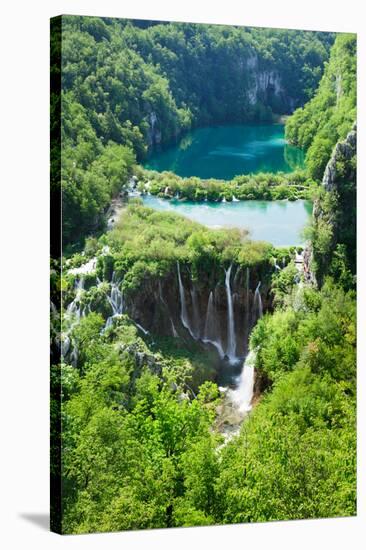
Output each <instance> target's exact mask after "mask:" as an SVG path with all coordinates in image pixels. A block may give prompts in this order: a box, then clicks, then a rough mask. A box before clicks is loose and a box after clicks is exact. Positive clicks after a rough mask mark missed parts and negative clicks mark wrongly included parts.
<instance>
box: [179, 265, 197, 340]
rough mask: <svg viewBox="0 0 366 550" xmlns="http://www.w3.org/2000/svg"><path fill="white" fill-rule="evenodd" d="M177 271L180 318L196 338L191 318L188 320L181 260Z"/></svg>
mask: <svg viewBox="0 0 366 550" xmlns="http://www.w3.org/2000/svg"><path fill="white" fill-rule="evenodd" d="M177 271H178V285H179V297H180V319H181V321H182V325H183V326H184V327H185V328H186V329H187V330H188V332H189V334H190V335H191V336H192V338H194V339H196V337H195V335H194V334H193V332H192V329H191V327H190V324H189V320H188V315H187V304H186V296H185V292H184V287H183V283H182V278H181V275H180V267H179V262H177Z"/></svg>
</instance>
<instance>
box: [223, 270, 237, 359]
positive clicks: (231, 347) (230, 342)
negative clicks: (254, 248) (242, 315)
mask: <svg viewBox="0 0 366 550" xmlns="http://www.w3.org/2000/svg"><path fill="white" fill-rule="evenodd" d="M232 267H233V265H232V264H231V265H230V267H229V269H227V270H225V287H226V296H227V350H226V355H227V357H228V358H229V360H230V361H234V360H235V359H236V356H235V351H236V339H235V326H234V307H233V298H232V295H231V288H230V275H231V269H232Z"/></svg>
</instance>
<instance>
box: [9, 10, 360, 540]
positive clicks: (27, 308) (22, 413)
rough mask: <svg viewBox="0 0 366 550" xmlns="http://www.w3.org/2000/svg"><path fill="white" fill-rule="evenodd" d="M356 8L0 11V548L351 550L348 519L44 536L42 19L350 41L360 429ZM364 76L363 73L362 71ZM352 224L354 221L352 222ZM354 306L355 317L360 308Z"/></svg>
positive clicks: (355, 524) (356, 523) (355, 523)
mask: <svg viewBox="0 0 366 550" xmlns="http://www.w3.org/2000/svg"><path fill="white" fill-rule="evenodd" d="M362 4H363V2H361V0H359V1H355V0H347V1H345V0H342V1H338V0H332V1H325V0H323V1H320V0H305V1H301V2H300V1H299V0H298V1H296V0H291V1H284V0H276V1H263V0H257V1H256V2H244V1H240V2H234V1H232V0H223V1H221V2H220V3H219V5H217V4H216V3H215V4H214V3H213V1H212V0H211V1H210V2H207V3H206V2H198V0H183V1H180V2H179V3H178V2H174V1H170V2H167V1H166V2H163V1H162V0H150V1H149V0H145V1H142V0H131V1H127V0H126V1H125V2H121V1H120V2H118V1H117V0H114V1H112V0H103V1H101V0H100V1H97V0H83V1H82V0H72V1H66V0H64V1H61V0H60V1H58V0H53V1H51V2H46V1H44V2H37V3H35V2H30V1H27V2H26V1H24V2H21V1H19V0H13V1H11V0H10V2H8V3H6V4H5V3H3V4H2V10H1V29H0V40H1V47H0V55H1V65H0V75H1V80H0V93H1V99H0V107H1V118H0V139H1V142H2V143H1V148H0V154H1V163H0V174H1V183H0V193H1V197H0V224H1V227H0V237H1V249H0V252H1V266H0V277H1V282H0V323H1V332H0V334H1V347H0V369H1V370H0V392H1V394H0V407H1V410H0V421H1V431H0V445H1V450H0V462H1V464H0V476H1V478H0V504H1V510H0V526H1V527H0V545H1V547H2V548H4V549H6V550H7V549H12V548H36V549H37V550H43V549H46V548H47V549H50V548H51V549H52V548H61V547H62V548H66V547H68V548H72V549H74V548H78V549H79V548H88V549H89V550H93V549H94V548H101V547H102V546H103V547H105V548H112V549H113V548H121V547H124V548H128V549H130V548H131V549H135V548H136V549H140V548H149V549H155V548H159V549H164V548H171V547H172V546H173V547H175V548H183V547H184V548H185V547H188V548H192V549H193V548H199V547H202V548H206V547H207V548H213V549H214V548H220V549H222V548H225V546H229V545H230V546H232V545H235V546H238V547H240V548H241V549H245V548H249V547H256V548H265V547H268V546H271V547H274V548H277V547H279V548H281V549H287V548H288V549H290V548H291V549H294V548H295V549H296V550H297V549H301V548H306V549H309V548H310V549H314V548H315V549H317V548H332V549H338V548H340V549H342V550H343V549H344V548H349V547H351V548H360V547H361V544H362V537H361V529H362V524H365V518H366V511H365V510H366V507H365V490H364V489H365V487H366V484H365V473H364V472H365V460H364V459H365V452H364V451H365V449H366V447H365V422H361V421H360V422H359V437H358V442H359V515H358V517H357V518H344V519H335V520H316V521H298V522H284V523H271V524H262V525H239V526H228V527H214V528H211V527H210V528H191V529H175V530H170V531H168V530H158V531H145V532H135V533H115V534H106V535H88V536H73V537H70V536H69V537H60V536H59V535H55V534H52V533H49V532H48V527H47V514H48V502H49V498H48V487H49V485H48V243H49V238H48V228H49V222H48V213H49V206H48V186H49V176H48V162H49V153H48V140H49V138H48V128H49V120H48V117H49V112H48V101H49V95H48V94H49V92H48V90H49V44H48V40H49V21H48V20H49V17H51V16H54V15H58V14H62V13H72V14H84V15H101V16H119V17H135V18H138V17H140V18H145V19H165V20H176V21H194V22H204V23H227V24H243V25H257V26H267V27H285V28H286V27H287V28H299V29H313V30H334V31H356V32H358V33H359V35H358V46H359V50H358V51H359V54H358V66H359V68H360V70H359V80H358V83H359V96H358V97H359V99H360V101H359V118H358V124H359V142H358V149H359V152H360V154H359V172H358V174H359V177H358V184H359V185H358V188H359V192H358V200H359V205H361V204H362V205H363V206H362V207H359V236H358V239H359V240H358V252H359V265H358V270H359V348H358V349H359V368H358V372H359V382H358V391H359V419H364V418H365V402H366V396H365V367H364V365H363V360H362V359H364V357H365V353H364V351H365V345H364V340H365V338H363V336H364V331H365V328H366V325H365V315H364V314H363V309H364V304H365V300H364V297H365V267H364V266H365V261H363V264H364V265H362V253H363V251H364V248H365V247H364V238H365V223H364V219H365V215H363V214H364V212H365V207H364V204H365V192H364V187H365V185H364V183H365V175H366V173H365V154H366V149H365V128H366V126H365V104H364V103H362V101H365V99H366V90H365V67H366V59H365V42H366V32H365V21H366V18H365V16H364V14H363V13H362ZM361 69H363V71H362V70H361ZM362 218H363V219H362ZM361 304H362V306H361Z"/></svg>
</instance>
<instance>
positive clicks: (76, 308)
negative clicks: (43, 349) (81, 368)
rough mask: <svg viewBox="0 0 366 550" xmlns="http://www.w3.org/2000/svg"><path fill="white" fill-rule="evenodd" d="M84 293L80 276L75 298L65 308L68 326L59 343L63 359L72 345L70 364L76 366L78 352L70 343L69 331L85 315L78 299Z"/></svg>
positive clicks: (82, 277)
mask: <svg viewBox="0 0 366 550" xmlns="http://www.w3.org/2000/svg"><path fill="white" fill-rule="evenodd" d="M83 292H84V276H83V275H81V276H80V277H79V278H78V279H76V281H75V298H74V299H73V301H72V302H70V304H69V305H68V306H67V309H66V313H65V321H66V324H67V325H69V326H68V329H67V331H66V332H65V333H64V334H63V338H62V342H61V356H62V357H63V358H65V357H66V355H67V354H68V353H69V351H70V348H71V345H73V349H72V350H71V354H70V361H71V364H72V365H74V366H76V363H77V356H78V350H77V348H76V345H75V343H74V342H72V341H71V337H70V334H71V331H72V329H73V327H74V326H75V325H77V324H78V322H79V321H80V318H81V316H82V315H83V316H84V315H85V310H82V309H81V304H80V298H81V296H82V294H83Z"/></svg>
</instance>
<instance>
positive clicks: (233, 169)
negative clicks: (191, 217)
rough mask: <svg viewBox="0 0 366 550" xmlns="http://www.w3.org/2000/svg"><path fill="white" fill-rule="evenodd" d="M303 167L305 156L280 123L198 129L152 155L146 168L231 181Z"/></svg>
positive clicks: (180, 174)
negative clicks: (241, 177)
mask: <svg viewBox="0 0 366 550" xmlns="http://www.w3.org/2000/svg"><path fill="white" fill-rule="evenodd" d="M303 166H304V153H303V151H302V150H301V149H299V148H298V147H294V146H292V145H288V144H287V143H286V141H285V138H284V125H283V124H245V125H233V126H210V127H208V128H198V129H196V130H193V131H192V132H190V133H189V134H186V135H185V136H184V137H183V138H182V139H181V140H180V141H179V142H178V143H177V144H176V145H174V146H172V147H169V148H168V149H165V150H164V151H160V152H159V151H156V152H154V153H153V154H152V155H151V156H150V157H149V159H148V160H147V162H146V163H145V168H148V169H150V170H157V171H158V172H162V171H164V170H170V171H172V172H174V173H175V174H178V175H179V176H182V177H190V176H198V177H200V178H203V179H207V178H217V179H223V180H230V179H232V178H233V177H234V176H237V175H239V174H248V173H257V172H291V171H292V170H295V169H297V168H301V167H303Z"/></svg>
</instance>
